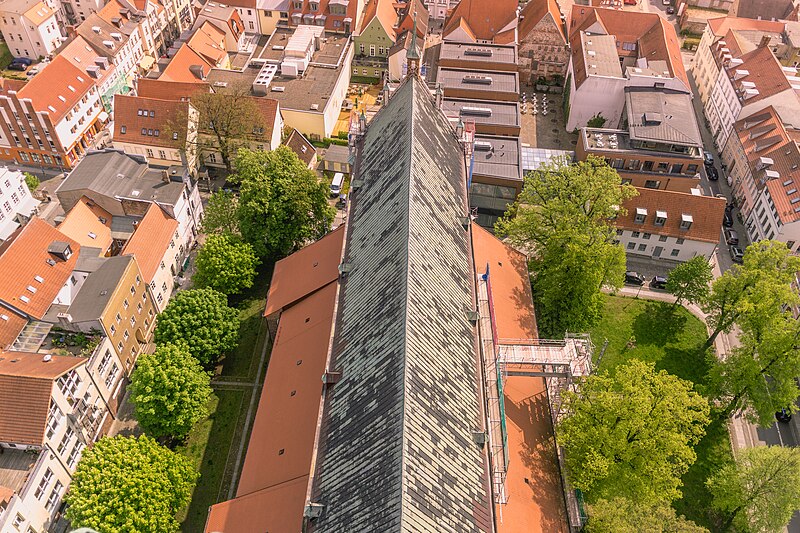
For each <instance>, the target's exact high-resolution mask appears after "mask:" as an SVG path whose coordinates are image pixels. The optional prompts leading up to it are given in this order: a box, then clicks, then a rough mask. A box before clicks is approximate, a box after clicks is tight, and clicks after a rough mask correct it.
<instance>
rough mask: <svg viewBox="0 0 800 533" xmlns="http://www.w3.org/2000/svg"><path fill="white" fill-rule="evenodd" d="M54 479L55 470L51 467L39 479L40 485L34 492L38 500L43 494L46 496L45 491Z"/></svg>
mask: <svg viewBox="0 0 800 533" xmlns="http://www.w3.org/2000/svg"><path fill="white" fill-rule="evenodd" d="M52 480H53V471H52V470H50V469H49V468H48V469H47V470H45V471H44V475H43V476H42V479H40V480H39V486H38V487H36V492H35V493H34V494H33V495H34V496H36V499H37V500H41V499H42V496H44V493H45V491H47V487H49V486H50V482H51V481H52Z"/></svg>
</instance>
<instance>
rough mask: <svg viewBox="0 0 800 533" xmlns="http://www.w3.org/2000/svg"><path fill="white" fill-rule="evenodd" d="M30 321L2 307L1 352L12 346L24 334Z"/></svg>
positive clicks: (0, 312)
mask: <svg viewBox="0 0 800 533" xmlns="http://www.w3.org/2000/svg"><path fill="white" fill-rule="evenodd" d="M27 323H28V319H27V318H25V317H23V316H22V315H19V314H17V313H15V312H14V311H12V310H11V309H7V308H5V307H0V350H4V349H6V348H8V347H9V346H11V344H13V342H14V341H15V340H17V337H18V336H19V334H20V333H21V332H22V329H23V328H24V327H25V324H27Z"/></svg>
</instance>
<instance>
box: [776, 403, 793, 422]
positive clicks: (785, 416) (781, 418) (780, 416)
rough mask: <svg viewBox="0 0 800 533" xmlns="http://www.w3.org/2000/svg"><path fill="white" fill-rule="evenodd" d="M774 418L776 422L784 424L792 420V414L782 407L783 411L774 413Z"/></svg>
mask: <svg viewBox="0 0 800 533" xmlns="http://www.w3.org/2000/svg"><path fill="white" fill-rule="evenodd" d="M775 418H776V419H777V420H778V422H784V423H786V422H788V421H789V420H791V419H792V413H791V411H789V410H788V409H786V408H785V407H784V408H783V409H781V410H780V411H778V412H777V413H775Z"/></svg>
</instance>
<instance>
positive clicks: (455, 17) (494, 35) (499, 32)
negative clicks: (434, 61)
mask: <svg viewBox="0 0 800 533" xmlns="http://www.w3.org/2000/svg"><path fill="white" fill-rule="evenodd" d="M518 5H519V4H518V2H517V1H516V0H493V1H491V2H487V1H486V0H461V2H459V4H458V5H457V6H456V7H455V9H453V11H452V13H450V15H449V16H448V17H447V22H445V26H444V30H443V31H442V36H443V37H444V38H445V39H446V38H447V36H448V35H449V34H450V33H452V32H453V31H454V30H456V29H457V28H458V27H459V26H461V24H462V20H463V22H464V24H465V25H466V26H467V27H468V28H469V31H470V33H471V34H472V35H474V36H475V38H476V39H481V40H487V41H494V42H495V43H498V44H505V43H509V42H514V36H513V33H514V32H511V33H512V36H511V39H510V40H508V39H507V38H506V37H505V36H503V33H506V32H508V30H509V25H511V29H513V28H514V27H515V25H516V22H517V6H518Z"/></svg>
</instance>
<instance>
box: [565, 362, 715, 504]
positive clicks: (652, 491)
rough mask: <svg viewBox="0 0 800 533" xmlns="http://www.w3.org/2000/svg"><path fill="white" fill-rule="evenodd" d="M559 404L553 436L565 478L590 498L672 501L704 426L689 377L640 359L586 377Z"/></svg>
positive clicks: (702, 406) (702, 407) (704, 413)
mask: <svg viewBox="0 0 800 533" xmlns="http://www.w3.org/2000/svg"><path fill="white" fill-rule="evenodd" d="M563 409H564V412H565V415H564V418H563V419H562V421H561V423H560V425H559V428H558V431H557V433H556V435H557V437H558V440H559V444H561V445H562V446H563V447H564V456H565V458H566V459H565V461H566V468H567V476H568V478H569V479H570V481H571V482H572V484H573V485H574V486H575V487H576V488H578V489H581V490H582V491H584V492H586V493H587V497H588V498H589V500H590V501H597V500H600V499H609V498H613V497H616V496H620V497H624V498H627V499H629V500H631V502H633V503H635V504H654V503H657V502H669V501H671V500H673V499H675V498H678V497H679V496H680V490H679V487H680V486H681V476H682V475H683V474H684V473H685V472H686V470H687V469H688V468H689V466H691V464H692V463H694V461H695V459H696V456H695V452H694V449H693V445H694V444H696V443H697V442H698V441H699V440H700V439H701V438H702V436H703V435H704V434H705V427H706V426H707V425H708V423H709V406H708V402H707V401H706V399H705V398H703V397H702V396H700V395H699V394H697V393H696V392H693V391H692V384H691V383H690V382H688V381H684V380H682V379H680V378H678V377H676V376H673V375H671V374H668V373H667V372H665V371H663V370H661V371H658V372H656V371H655V367H654V365H653V364H652V363H646V362H643V361H639V360H632V361H630V362H628V363H627V364H625V365H623V366H620V367H617V369H616V371H615V373H614V374H609V373H608V372H603V373H600V374H598V375H593V376H589V377H588V378H586V379H585V380H583V381H582V382H581V383H580V384H579V387H578V390H577V392H572V391H567V392H566V393H565V394H564V403H563Z"/></svg>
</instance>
